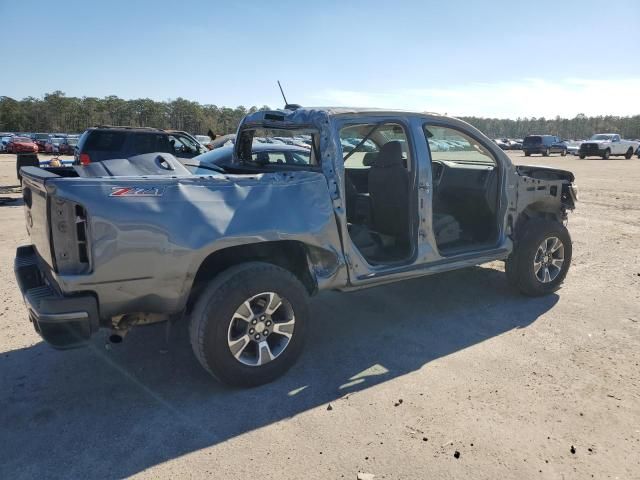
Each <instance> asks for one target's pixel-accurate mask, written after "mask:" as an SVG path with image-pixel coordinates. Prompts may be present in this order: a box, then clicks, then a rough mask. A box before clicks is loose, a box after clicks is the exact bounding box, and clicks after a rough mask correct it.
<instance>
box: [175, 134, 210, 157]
mask: <svg viewBox="0 0 640 480" xmlns="http://www.w3.org/2000/svg"><path fill="white" fill-rule="evenodd" d="M164 131H165V132H166V133H168V134H169V143H170V144H171V148H172V149H173V151H172V152H171V153H173V154H174V155H175V156H176V157H179V158H193V157H195V156H198V155H202V154H203V153H207V152H208V151H209V148H207V147H205V146H204V145H203V144H201V143H200V142H199V141H198V140H197V139H196V138H195V137H194V136H193V135H191V134H190V133H187V132H183V131H182V130H164Z"/></svg>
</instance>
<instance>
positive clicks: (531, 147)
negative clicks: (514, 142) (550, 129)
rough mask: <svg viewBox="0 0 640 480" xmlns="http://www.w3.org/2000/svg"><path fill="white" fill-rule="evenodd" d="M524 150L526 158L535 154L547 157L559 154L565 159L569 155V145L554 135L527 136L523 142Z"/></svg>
mask: <svg viewBox="0 0 640 480" xmlns="http://www.w3.org/2000/svg"><path fill="white" fill-rule="evenodd" d="M522 150H523V151H524V155H525V156H526V157H528V156H530V155H532V154H534V153H539V154H541V155H543V156H545V157H548V156H549V155H551V154H552V153H559V154H560V155H562V156H563V157H564V156H565V155H566V154H567V144H566V143H565V142H563V141H562V139H561V138H559V137H556V136H553V135H527V136H526V137H525V138H524V141H523V142H522Z"/></svg>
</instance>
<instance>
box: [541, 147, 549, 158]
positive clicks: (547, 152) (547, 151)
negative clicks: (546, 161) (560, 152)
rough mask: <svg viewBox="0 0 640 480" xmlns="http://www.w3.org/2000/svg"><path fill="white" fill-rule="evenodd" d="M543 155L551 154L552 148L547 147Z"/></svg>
mask: <svg viewBox="0 0 640 480" xmlns="http://www.w3.org/2000/svg"><path fill="white" fill-rule="evenodd" d="M542 155H543V156H545V157H548V156H549V155H551V150H549V149H548V148H547V149H546V150H545V151H544V153H543V154H542Z"/></svg>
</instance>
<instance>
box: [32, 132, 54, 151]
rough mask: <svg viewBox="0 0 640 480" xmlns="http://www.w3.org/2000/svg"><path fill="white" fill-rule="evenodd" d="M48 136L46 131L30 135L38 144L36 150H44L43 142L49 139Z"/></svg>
mask: <svg viewBox="0 0 640 480" xmlns="http://www.w3.org/2000/svg"><path fill="white" fill-rule="evenodd" d="M49 137H50V136H49V134H48V133H34V134H33V135H32V137H31V138H32V139H33V141H34V142H36V145H38V152H44V151H45V144H46V143H47V140H49Z"/></svg>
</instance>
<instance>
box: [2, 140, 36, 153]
mask: <svg viewBox="0 0 640 480" xmlns="http://www.w3.org/2000/svg"><path fill="white" fill-rule="evenodd" d="M34 152H36V153H37V152H38V146H37V145H36V144H35V142H34V141H33V140H31V139H30V138H29V137H18V136H15V137H11V139H10V140H9V143H7V153H34Z"/></svg>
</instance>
